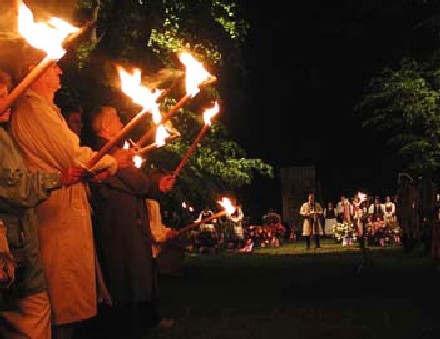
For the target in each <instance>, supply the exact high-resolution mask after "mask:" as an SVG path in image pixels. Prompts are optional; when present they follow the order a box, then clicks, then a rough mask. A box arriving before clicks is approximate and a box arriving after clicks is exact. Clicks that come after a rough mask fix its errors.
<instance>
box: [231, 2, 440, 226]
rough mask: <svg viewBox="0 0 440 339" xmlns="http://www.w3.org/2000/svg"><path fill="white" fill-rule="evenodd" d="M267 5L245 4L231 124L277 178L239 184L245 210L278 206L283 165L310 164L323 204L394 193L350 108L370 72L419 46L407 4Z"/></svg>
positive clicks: (391, 174)
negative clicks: (247, 28)
mask: <svg viewBox="0 0 440 339" xmlns="http://www.w3.org/2000/svg"><path fill="white" fill-rule="evenodd" d="M270 3H271V4H273V6H271V7H269V6H262V5H257V4H255V3H254V2H252V4H248V6H249V8H248V9H247V13H248V15H249V18H250V22H251V32H250V33H251V34H250V39H249V40H248V45H247V51H246V62H247V65H248V68H249V75H248V77H247V78H246V79H245V80H244V81H243V83H240V86H242V87H241V89H240V90H241V91H243V92H244V95H243V97H242V98H240V99H237V100H235V101H236V102H235V109H236V111H237V114H236V116H234V119H233V120H234V121H233V123H232V124H231V127H232V130H233V133H234V135H235V138H236V139H237V140H238V141H239V143H240V144H241V145H242V146H243V147H244V148H245V149H246V150H247V152H248V157H255V158H261V159H263V160H264V161H266V162H268V163H270V164H272V165H273V166H274V168H275V172H276V174H277V177H276V178H275V179H274V180H264V179H261V178H258V177H257V178H256V180H255V181H254V183H253V184H252V185H251V187H250V188H248V189H246V190H245V193H244V196H243V200H244V206H245V207H247V208H248V215H249V214H251V215H252V217H253V218H254V219H255V218H256V217H259V216H260V215H261V213H263V212H265V211H266V210H267V209H268V208H269V207H274V208H275V209H278V210H279V211H280V212H281V192H280V185H279V178H278V174H279V169H280V168H281V167H284V166H296V165H314V166H316V170H317V176H318V178H317V179H318V180H319V181H320V184H321V188H322V197H320V198H321V200H328V199H332V200H336V199H338V197H339V196H340V195H341V194H346V195H350V196H351V195H352V194H353V193H354V192H356V191H357V190H363V191H366V192H368V193H370V194H372V195H380V196H385V195H387V194H394V192H395V189H396V186H397V173H398V169H397V168H396V161H395V159H393V157H392V156H391V154H390V151H389V149H388V148H387V145H386V143H385V142H384V140H382V138H381V137H380V136H379V135H377V133H375V132H374V131H371V130H367V129H365V128H362V120H361V118H360V116H359V113H357V112H355V110H354V107H355V105H356V104H357V103H358V102H359V101H360V100H361V98H362V92H363V89H364V88H365V86H366V84H367V82H368V81H369V80H370V79H371V77H372V76H374V75H375V74H378V73H379V72H380V70H382V69H383V68H384V67H386V66H394V65H395V64H396V63H397V62H398V61H399V60H400V59H401V58H402V57H403V56H405V54H406V53H408V51H409V49H411V50H412V51H413V52H414V51H417V48H421V47H420V46H423V43H422V42H420V37H418V36H417V35H419V36H423V35H424V34H425V33H426V32H424V31H421V30H420V29H417V28H415V23H416V22H417V21H419V15H421V14H420V13H419V12H420V11H419V9H418V8H415V7H411V6H413V5H411V3H414V1H413V2H411V1H404V0H399V1H394V0H390V1H385V2H384V1H377V0H362V1H348V0H346V1H325V0H321V1H316V0H315V1H301V2H299V3H296V2H292V3H291V5H289V7H293V8H291V9H290V8H289V9H287V7H286V5H285V3H284V2H281V1H278V2H277V1H275V2H274V1H272V2H270ZM385 3H386V4H387V5H388V6H389V7H386V6H384V4H385ZM393 3H397V4H399V6H393ZM277 5H278V6H277ZM438 40H439V41H438V43H439V45H440V38H439V39H438ZM414 41H416V42H417V43H418V44H420V46H418V45H417V44H415V43H414ZM410 43H411V45H410ZM233 105H234V104H233ZM304 199H306V197H304Z"/></svg>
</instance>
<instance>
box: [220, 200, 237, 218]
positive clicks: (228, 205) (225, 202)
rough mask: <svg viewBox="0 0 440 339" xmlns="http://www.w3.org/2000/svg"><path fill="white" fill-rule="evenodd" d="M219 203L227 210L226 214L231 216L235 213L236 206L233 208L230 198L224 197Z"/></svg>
mask: <svg viewBox="0 0 440 339" xmlns="http://www.w3.org/2000/svg"><path fill="white" fill-rule="evenodd" d="M218 203H219V204H220V205H221V206H222V207H223V208H224V209H225V211H226V214H229V215H231V214H232V213H234V212H235V206H232V203H231V200H229V199H228V198H226V197H223V198H222V200H221V201H218Z"/></svg>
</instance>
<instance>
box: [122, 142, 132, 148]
mask: <svg viewBox="0 0 440 339" xmlns="http://www.w3.org/2000/svg"><path fill="white" fill-rule="evenodd" d="M122 148H123V149H129V148H130V143H129V142H128V141H124V145H123V146H122Z"/></svg>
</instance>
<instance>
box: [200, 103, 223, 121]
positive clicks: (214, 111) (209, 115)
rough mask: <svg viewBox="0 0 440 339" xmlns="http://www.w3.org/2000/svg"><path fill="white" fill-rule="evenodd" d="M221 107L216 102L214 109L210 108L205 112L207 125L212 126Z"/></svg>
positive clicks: (204, 118)
mask: <svg viewBox="0 0 440 339" xmlns="http://www.w3.org/2000/svg"><path fill="white" fill-rule="evenodd" d="M219 110H220V107H219V105H218V102H217V101H216V102H215V104H214V107H212V108H208V109H206V110H205V112H203V120H205V125H211V119H212V118H213V117H214V116H215V115H216V114H217V113H218V112H219Z"/></svg>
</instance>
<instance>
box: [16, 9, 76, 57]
mask: <svg viewBox="0 0 440 339" xmlns="http://www.w3.org/2000/svg"><path fill="white" fill-rule="evenodd" d="M18 31H19V32H20V34H21V35H22V36H23V38H25V39H26V41H27V42H28V43H29V44H30V45H31V46H32V47H34V48H38V49H41V50H43V51H45V52H46V53H47V57H48V58H49V59H54V60H57V59H60V58H61V57H62V56H63V55H64V53H65V52H66V51H65V50H64V49H63V47H62V43H63V40H64V39H65V38H66V37H67V36H68V35H69V34H71V33H75V32H78V31H79V28H77V27H74V26H72V25H70V24H69V23H67V22H65V21H64V20H62V19H59V18H56V17H51V18H50V19H49V22H48V23H44V22H37V23H36V22H34V16H33V14H32V12H31V10H30V9H29V8H28V7H27V6H26V5H25V4H24V3H23V2H21V1H20V4H19V7H18Z"/></svg>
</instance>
